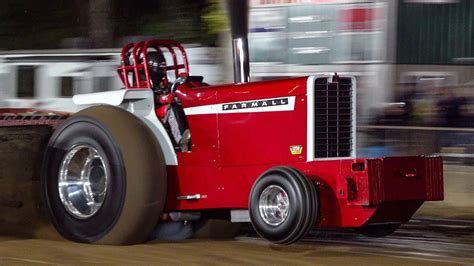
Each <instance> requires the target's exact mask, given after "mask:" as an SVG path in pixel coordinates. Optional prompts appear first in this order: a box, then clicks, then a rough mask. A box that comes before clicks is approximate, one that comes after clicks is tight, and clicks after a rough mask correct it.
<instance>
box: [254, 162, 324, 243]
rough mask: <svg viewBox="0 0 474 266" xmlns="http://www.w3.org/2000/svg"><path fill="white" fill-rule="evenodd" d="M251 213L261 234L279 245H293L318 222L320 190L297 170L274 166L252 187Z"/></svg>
mask: <svg viewBox="0 0 474 266" xmlns="http://www.w3.org/2000/svg"><path fill="white" fill-rule="evenodd" d="M249 213H250V220H251V222H252V226H253V227H254V229H255V231H256V232H257V233H258V234H259V235H260V236H261V237H263V238H265V239H267V240H268V241H271V242H273V243H276V244H291V243H293V242H296V241H298V240H299V239H300V238H302V237H304V236H305V235H306V234H307V233H308V231H309V230H310V229H311V228H312V227H313V226H314V225H315V223H316V216H317V213H318V199H317V193H316V189H315V187H314V185H313V183H312V182H311V181H310V180H308V178H307V177H306V176H304V175H303V174H302V173H301V172H299V171H298V170H296V169H293V168H289V167H274V168H271V169H270V170H268V171H266V172H265V173H263V174H262V175H261V176H260V177H259V178H258V179H257V181H256V182H255V184H254V185H253V187H252V190H251V192H250V198H249Z"/></svg>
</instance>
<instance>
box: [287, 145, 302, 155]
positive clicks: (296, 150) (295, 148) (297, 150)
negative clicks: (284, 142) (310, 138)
mask: <svg viewBox="0 0 474 266" xmlns="http://www.w3.org/2000/svg"><path fill="white" fill-rule="evenodd" d="M290 152H291V155H300V154H301V153H302V152H303V146H302V145H292V146H290Z"/></svg>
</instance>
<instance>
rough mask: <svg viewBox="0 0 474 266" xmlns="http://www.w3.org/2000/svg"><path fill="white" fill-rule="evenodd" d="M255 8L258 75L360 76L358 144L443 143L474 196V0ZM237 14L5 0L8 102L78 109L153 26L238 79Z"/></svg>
mask: <svg viewBox="0 0 474 266" xmlns="http://www.w3.org/2000/svg"><path fill="white" fill-rule="evenodd" d="M249 18H250V21H249V46H250V57H251V58H250V60H251V66H250V69H251V78H252V80H253V81H257V80H268V79H278V78H285V77H293V76H303V75H313V74H317V73H333V72H337V73H338V74H340V75H352V76H356V77H357V106H358V116H357V119H358V139H357V141H358V155H359V156H388V155H390V156H393V155H412V154H441V155H443V156H444V159H445V162H446V163H447V166H446V167H447V169H448V170H449V167H453V168H452V169H454V170H453V172H456V171H458V172H459V171H464V172H465V173H470V174H466V175H463V176H462V177H459V178H469V180H464V179H463V180H464V181H462V182H459V186H462V187H463V189H464V190H463V191H464V192H463V193H464V194H463V197H464V198H463V200H464V201H467V202H468V203H469V204H471V205H470V206H474V196H473V193H472V191H473V189H474V177H473V176H471V175H472V171H471V170H474V168H472V167H473V165H474V1H473V0H398V1H394V0H378V1H357V0H250V17H249ZM228 24H229V23H228V21H227V15H226V13H225V7H224V2H223V1H218V0H193V1H189V0H142V1H129V0H115V1H113V0H94V1H93V0H89V1H79V0H67V1H66V0H50V1H48V2H47V3H46V2H44V1H35V0H2V1H1V3H0V107H35V108H42V109H60V110H67V111H74V110H75V108H76V107H75V106H74V105H73V104H72V101H71V99H70V97H71V96H72V95H74V94H79V93H89V92H97V91H105V90H116V89H120V88H121V86H122V84H121V82H120V80H119V79H118V77H117V74H116V67H117V66H118V65H119V63H120V62H119V56H118V53H119V50H120V47H122V45H124V44H125V43H128V42H134V41H140V40H145V39H150V38H158V39H175V40H178V41H181V42H182V43H184V44H185V47H186V48H187V52H188V55H189V59H190V66H191V73H192V74H193V75H202V76H204V77H205V79H204V80H205V81H206V82H208V83H210V84H219V83H225V82H232V80H233V74H232V69H231V67H232V62H231V60H232V59H231V51H232V50H231V45H230V33H229V30H228ZM471 168H472V169H471ZM460 169H461V170H460ZM464 176H467V177H464ZM466 182H467V183H466ZM466 184H468V185H467V188H466ZM447 189H448V190H449V189H450V188H449V186H447ZM453 189H459V188H453ZM448 200H449V199H448ZM452 200H453V202H454V201H456V200H458V199H452Z"/></svg>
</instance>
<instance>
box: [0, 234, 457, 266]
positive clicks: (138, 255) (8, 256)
mask: <svg viewBox="0 0 474 266" xmlns="http://www.w3.org/2000/svg"><path fill="white" fill-rule="evenodd" d="M0 254H1V255H0V264H10V263H20V264H23V263H28V264H71V263H73V264H78V263H80V264H90V263H107V264H151V263H153V264H158V263H160V264H161V263H162V264H175V265H176V264H186V265H190V264H192V265H196V264H198V265H226V264H234V265H235V264H250V265H252V264H260V265H269V264H274V265H276V264H278V265H315V264H319V265H321V264H326V265H328V264H330V265H341V264H350V265H381V264H385V265H386V264H388V265H396V264H398V265H437V264H438V265H446V263H449V262H446V261H433V260H431V259H423V258H403V257H398V256H387V255H381V254H377V253H373V252H371V251H370V250H367V249H360V248H352V247H347V246H334V245H331V246H326V245H305V244H297V245H292V246H274V245H270V244H268V243H266V242H264V241H261V240H237V241H234V240H228V241H214V240H189V241H184V242H180V243H147V244H143V245H135V246H122V247H117V246H96V245H84V244H76V243H71V242H63V241H49V240H40V239H23V240H22V239H12V238H0Z"/></svg>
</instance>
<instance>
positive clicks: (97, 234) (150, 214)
mask: <svg viewBox="0 0 474 266" xmlns="http://www.w3.org/2000/svg"><path fill="white" fill-rule="evenodd" d="M78 147H79V148H78ZM84 147H85V148H84ZM81 148H83V149H82V150H85V151H88V152H89V154H90V153H94V154H95V157H96V158H100V160H96V161H98V163H97V165H98V166H96V167H95V168H93V167H92V170H90V168H91V167H89V174H90V175H89V177H90V180H89V179H88V180H86V181H90V182H88V183H89V187H88V188H87V189H86V188H85V185H83V183H84V182H82V181H81V180H82V179H78V180H79V181H81V182H82V183H80V184H82V186H83V187H81V186H80V185H79V186H76V187H74V186H73V185H70V184H73V182H72V181H70V180H72V179H74V178H75V176H74V171H76V170H75V169H74V167H76V166H75V165H72V163H71V167H70V168H67V167H65V166H68V165H69V164H68V163H70V162H71V160H76V159H75V158H79V155H77V154H74V150H80V151H82V150H81ZM86 154H87V152H86ZM68 156H69V161H68V159H67V158H68ZM71 158H73V159H71ZM76 161H78V162H82V161H81V160H80V158H79V159H77V160H76ZM76 161H74V162H76ZM85 161H87V160H84V162H85ZM89 161H90V160H89ZM76 164H77V165H81V164H80V163H76ZM86 164H87V163H84V165H86ZM76 168H77V167H76ZM83 168H84V169H85V168H86V167H85V166H84V167H83ZM61 169H62V172H63V173H62V174H61V173H60V171H61ZM64 169H67V171H64ZM69 171H70V172H71V173H69ZM94 171H95V172H94ZM65 172H66V174H65ZM77 172H79V171H77ZM80 173H81V174H80V176H81V178H82V176H83V174H82V173H83V172H80ZM95 173H98V174H95ZM94 174H95V175H96V176H101V177H102V178H101V179H100V180H105V181H103V182H102V183H101V184H103V185H102V188H101V187H100V186H99V185H96V186H97V187H99V188H101V189H102V190H101V191H102V193H95V194H94V193H90V195H86V196H89V197H88V198H87V197H86V196H84V195H82V196H81V195H79V196H80V197H76V194H81V193H82V194H87V193H89V192H90V191H91V189H90V187H91V186H92V185H90V184H92V183H93V177H94ZM65 176H66V177H68V178H70V179H68V180H69V183H67V184H69V185H70V186H65V185H64V184H65V183H66V182H64V178H65ZM85 176H87V174H86V175H85ZM60 178H62V179H61V180H62V181H61V180H60ZM41 181H42V190H43V198H44V201H45V205H46V208H47V210H48V213H49V217H50V220H51V222H52V224H53V225H54V227H55V228H56V229H57V230H58V232H59V233H60V234H61V235H62V236H63V237H65V238H66V239H69V240H72V241H76V242H84V243H98V244H113V245H121V244H136V243H141V242H143V241H145V240H146V239H147V237H148V235H149V233H150V232H151V231H152V230H153V228H154V226H156V224H157V222H158V219H159V215H160V214H161V212H162V211H163V208H164V203H165V199H166V189H167V185H166V183H167V182H166V165H165V161H164V157H163V154H162V151H161V148H160V145H159V143H158V142H157V141H156V139H155V137H154V136H153V134H152V133H151V131H150V130H149V129H148V127H147V126H146V125H145V124H144V123H143V122H142V121H140V120H139V119H138V118H137V117H135V116H134V115H133V114H131V113H129V112H127V111H125V110H122V109H120V108H116V107H112V106H96V107H91V108H88V109H85V110H83V111H81V112H79V113H77V114H75V115H74V116H73V117H71V118H70V119H68V120H67V121H66V122H64V124H62V125H61V126H60V127H59V128H58V129H57V130H56V131H55V132H54V134H53V136H52V137H51V139H50V141H49V143H48V146H47V149H46V153H45V156H44V161H43V169H42V177H41ZM60 181H61V182H62V183H61V184H63V185H62V186H64V187H65V189H63V190H61V189H60V187H61V186H60ZM61 188H62V187H61ZM78 188H80V189H78ZM74 189H76V190H77V191H76V192H77V193H76V194H74V193H70V194H68V193H69V191H70V190H74ZM84 191H85V192H84ZM91 195H92V196H91ZM99 195H100V196H99ZM74 197H76V198H79V200H77V202H81V200H82V201H84V200H83V199H84V198H87V199H88V200H89V203H90V202H91V201H92V202H95V201H96V200H97V198H100V201H99V200H97V201H98V202H101V204H96V205H97V206H98V207H97V208H96V210H95V211H83V209H84V208H87V206H86V205H87V204H86V205H84V204H83V205H84V206H85V207H84V208H83V207H82V206H81V205H79V204H76V201H74V200H75V199H76V198H74ZM71 206H72V207H71ZM81 208H82V209H81Z"/></svg>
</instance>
